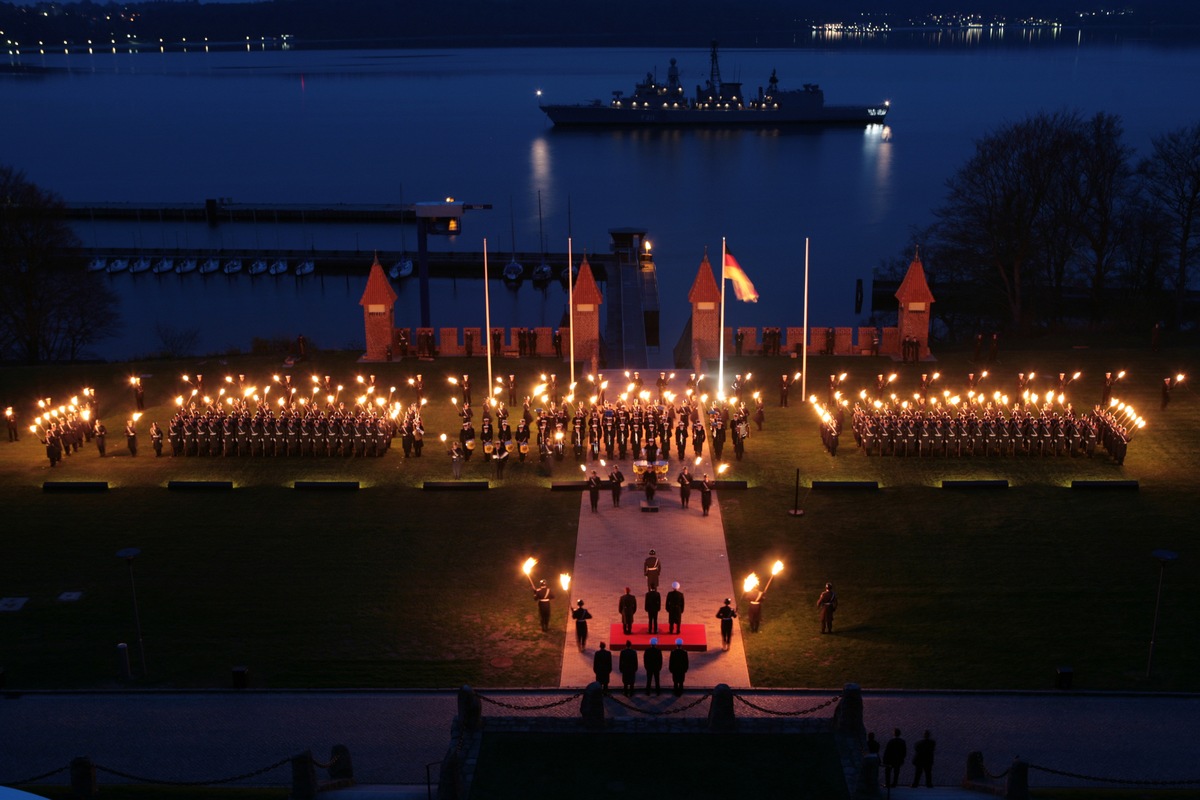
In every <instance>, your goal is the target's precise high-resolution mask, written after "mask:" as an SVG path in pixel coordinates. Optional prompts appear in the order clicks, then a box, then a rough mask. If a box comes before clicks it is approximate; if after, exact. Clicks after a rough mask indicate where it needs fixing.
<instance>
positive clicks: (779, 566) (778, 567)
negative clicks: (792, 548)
mask: <svg viewBox="0 0 1200 800" xmlns="http://www.w3.org/2000/svg"><path fill="white" fill-rule="evenodd" d="M781 572H783V562H782V561H776V562H775V563H774V564H773V565H772V566H771V575H772V576H775V575H778V574H779V573H781Z"/></svg>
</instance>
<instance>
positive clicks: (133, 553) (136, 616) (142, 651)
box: [117, 547, 146, 678]
mask: <svg viewBox="0 0 1200 800" xmlns="http://www.w3.org/2000/svg"><path fill="white" fill-rule="evenodd" d="M141 553H142V551H141V550H139V549H138V548H136V547H126V548H125V549H124V550H118V551H117V558H123V559H125V563H126V564H128V565H129V588H130V589H131V590H132V591H133V623H134V625H135V626H136V627H137V638H138V654H139V655H140V656H141V659H142V677H143V678H145V677H146V645H145V643H144V642H143V641H142V617H141V614H140V613H138V601H137V584H136V583H134V581H133V560H134V559H135V558H137V557H138V556H139V555H141Z"/></svg>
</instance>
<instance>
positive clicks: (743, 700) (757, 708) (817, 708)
mask: <svg viewBox="0 0 1200 800" xmlns="http://www.w3.org/2000/svg"><path fill="white" fill-rule="evenodd" d="M734 698H735V699H736V700H738V701H739V702H741V703H743V704H745V705H747V706H750V708H753V709H754V710H755V711H761V712H763V713H764V714H773V715H774V716H777V717H799V716H803V715H804V714H811V713H813V712H814V711H820V710H821V709H823V708H829V706H831V705H833V704H834V703H836V702H838V701H839V700H841V699H842V697H841V695H838V696H836V697H831V698H829V699H828V700H826V701H825V702H824V703H820V704H818V705H815V706H813V707H812V708H805V709H802V710H800V711H777V710H776V709H773V708H767V707H765V706H760V705H758V704H757V703H752V702H750V701H749V700H747V699H746V698H744V697H742V696H741V695H740V694H735V695H734Z"/></svg>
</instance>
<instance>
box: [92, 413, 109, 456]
mask: <svg viewBox="0 0 1200 800" xmlns="http://www.w3.org/2000/svg"><path fill="white" fill-rule="evenodd" d="M92 438H93V439H95V440H96V450H98V451H99V452H100V457H101V458H104V451H105V448H106V447H107V442H108V428H106V427H104V423H103V422H101V421H100V420H96V427H95V430H94V432H93V433H92Z"/></svg>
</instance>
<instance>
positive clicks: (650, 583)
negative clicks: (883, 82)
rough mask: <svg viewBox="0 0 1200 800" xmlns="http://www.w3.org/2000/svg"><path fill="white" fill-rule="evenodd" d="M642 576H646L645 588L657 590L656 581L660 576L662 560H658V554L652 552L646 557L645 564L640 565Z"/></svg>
mask: <svg viewBox="0 0 1200 800" xmlns="http://www.w3.org/2000/svg"><path fill="white" fill-rule="evenodd" d="M642 574H643V575H645V576H646V588H647V589H657V588H658V579H659V577H660V576H661V575H662V560H661V559H659V557H658V553H656V552H654V551H653V550H651V551H650V554H649V555H648V556H646V560H645V562H644V563H643V564H642Z"/></svg>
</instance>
